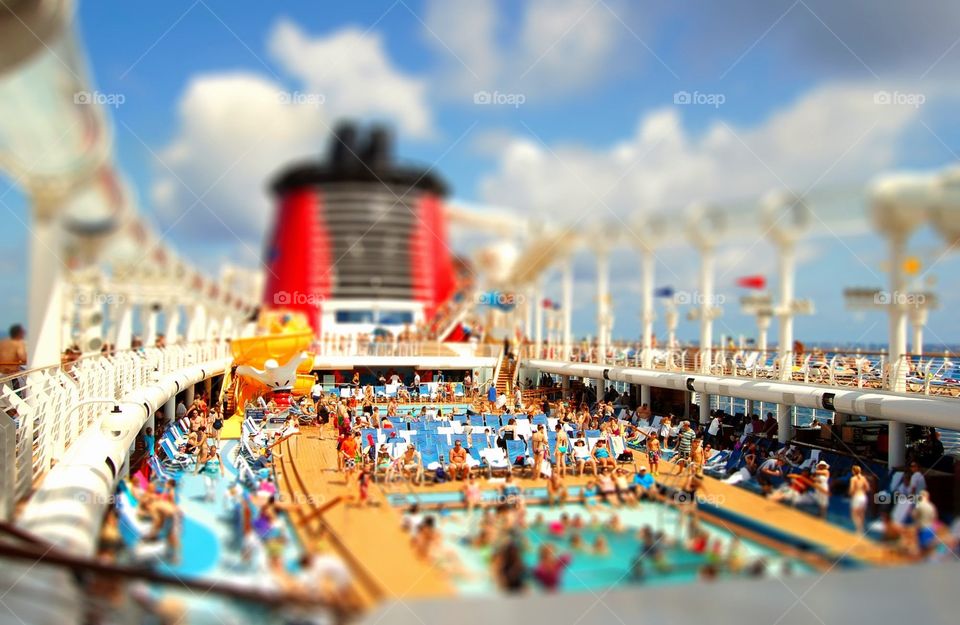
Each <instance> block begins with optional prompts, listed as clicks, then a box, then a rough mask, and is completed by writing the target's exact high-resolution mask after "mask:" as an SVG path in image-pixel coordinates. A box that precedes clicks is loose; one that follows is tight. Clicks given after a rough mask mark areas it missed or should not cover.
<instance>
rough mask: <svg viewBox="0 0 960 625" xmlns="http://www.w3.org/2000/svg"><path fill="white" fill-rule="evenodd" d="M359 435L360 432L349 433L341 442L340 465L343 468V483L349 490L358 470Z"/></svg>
mask: <svg viewBox="0 0 960 625" xmlns="http://www.w3.org/2000/svg"><path fill="white" fill-rule="evenodd" d="M358 436H359V432H358V433H357V435H353V434H350V435H347V436H345V437H344V439H343V441H342V442H341V443H340V466H341V467H342V468H343V480H344V481H343V483H344V484H345V485H346V487H347V490H350V482H351V481H352V480H353V475H354V473H356V471H357V455H358V454H359V453H360V451H359V442H358V441H357V438H358Z"/></svg>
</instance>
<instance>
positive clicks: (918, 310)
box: [910, 303, 928, 357]
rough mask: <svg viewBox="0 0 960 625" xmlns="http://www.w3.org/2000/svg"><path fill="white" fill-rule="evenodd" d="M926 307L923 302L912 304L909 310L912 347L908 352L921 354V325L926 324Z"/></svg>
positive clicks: (916, 354)
mask: <svg viewBox="0 0 960 625" xmlns="http://www.w3.org/2000/svg"><path fill="white" fill-rule="evenodd" d="M927 314H928V313H927V309H926V307H924V305H923V303H918V304H914V308H912V309H911V310H910V322H911V324H913V348H912V349H911V350H910V353H911V354H913V355H915V356H918V357H919V356H923V327H924V326H925V325H927Z"/></svg>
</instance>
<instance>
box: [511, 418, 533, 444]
mask: <svg viewBox="0 0 960 625" xmlns="http://www.w3.org/2000/svg"><path fill="white" fill-rule="evenodd" d="M514 432H515V435H516V437H517V438H518V439H519V438H521V437H522V438H523V439H524V440H526V441H529V440H530V437H531V436H533V426H531V425H530V420H529V419H517V427H516V430H514Z"/></svg>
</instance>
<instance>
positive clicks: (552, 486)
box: [547, 471, 567, 506]
mask: <svg viewBox="0 0 960 625" xmlns="http://www.w3.org/2000/svg"><path fill="white" fill-rule="evenodd" d="M566 499H567V487H566V486H565V485H564V483H563V477H562V476H561V475H560V472H559V471H554V472H553V473H552V474H550V479H549V481H548V482H547V504H548V505H551V506H552V505H554V504H561V503H563V502H564V501H566Z"/></svg>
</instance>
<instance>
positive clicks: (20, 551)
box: [0, 523, 350, 621]
mask: <svg viewBox="0 0 960 625" xmlns="http://www.w3.org/2000/svg"><path fill="white" fill-rule="evenodd" d="M7 527H8V526H7V524H6V523H2V524H0V529H4V530H6V529H7ZM11 533H12V532H11ZM27 542H28V543H29V546H17V545H11V544H7V543H3V542H0V558H9V559H11V560H22V561H24V562H30V563H31V564H34V565H36V564H38V563H41V564H44V565H47V566H59V567H63V568H65V569H67V570H69V571H71V572H73V573H78V574H82V573H88V574H89V573H93V574H96V575H102V576H104V577H115V578H120V579H124V580H143V581H148V582H151V583H153V584H160V585H162V586H170V587H177V588H186V589H187V590H191V591H194V592H201V593H203V594H207V593H213V594H215V595H221V596H224V597H230V598H232V599H239V600H242V601H251V602H255V603H260V604H264V605H269V606H271V607H275V608H277V607H282V606H284V605H288V604H290V603H295V604H297V605H307V606H311V605H312V606H320V607H323V608H325V609H329V610H331V611H332V612H333V613H334V614H335V615H337V617H338V618H339V619H340V620H341V621H342V620H343V619H344V618H345V617H347V616H349V615H350V613H349V612H348V611H347V610H346V609H345V608H344V607H343V606H339V605H336V604H333V603H330V602H327V601H324V600H322V599H319V598H316V597H307V596H305V595H298V594H292V593H271V592H267V591H263V590H260V589H259V588H248V587H244V586H239V585H237V584H233V583H230V582H224V581H221V580H199V579H194V578H191V577H189V576H187V577H183V576H180V575H169V574H166V573H162V572H160V571H158V570H154V569H151V568H146V567H142V566H130V565H124V564H113V563H108V562H106V561H103V560H99V559H96V558H84V557H80V556H74V555H71V554H68V553H66V552H64V551H62V550H60V549H59V548H57V547H56V546H55V545H50V544H47V543H46V542H45V541H43V540H41V539H39V538H37V537H35V536H32V535H31V537H30V538H29V539H27Z"/></svg>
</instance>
